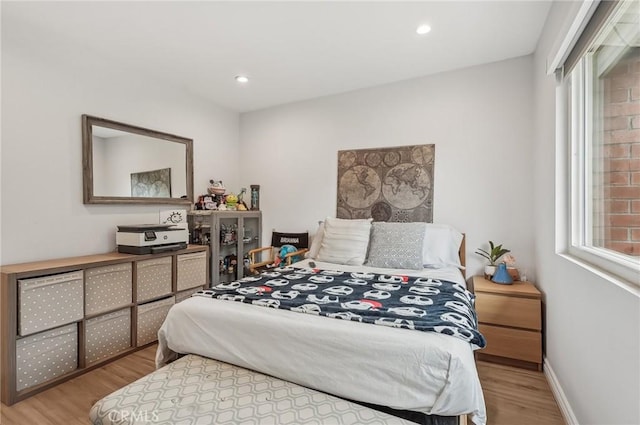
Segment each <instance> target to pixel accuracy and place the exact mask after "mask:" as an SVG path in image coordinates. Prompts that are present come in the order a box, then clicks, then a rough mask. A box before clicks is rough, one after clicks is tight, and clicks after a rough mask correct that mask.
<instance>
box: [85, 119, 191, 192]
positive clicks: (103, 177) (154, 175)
mask: <svg viewBox="0 0 640 425" xmlns="http://www.w3.org/2000/svg"><path fill="white" fill-rule="evenodd" d="M83 127H84V128H83V145H84V151H85V152H84V154H85V203H101V202H104V203H191V202H192V192H193V191H192V189H191V188H192V187H193V171H192V169H191V166H192V164H193V159H192V152H191V149H192V141H191V140H190V139H185V138H181V137H178V136H173V135H169V134H166V133H160V132H157V131H153V130H148V129H143V128H140V127H135V126H130V125H127V124H122V123H116V122H114V121H109V120H105V119H101V118H95V117H90V116H83Z"/></svg>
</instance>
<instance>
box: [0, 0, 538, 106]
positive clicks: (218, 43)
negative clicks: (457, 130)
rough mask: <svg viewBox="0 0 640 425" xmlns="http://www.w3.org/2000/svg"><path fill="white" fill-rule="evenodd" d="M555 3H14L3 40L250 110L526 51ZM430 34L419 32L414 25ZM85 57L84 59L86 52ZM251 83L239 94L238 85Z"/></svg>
mask: <svg viewBox="0 0 640 425" xmlns="http://www.w3.org/2000/svg"><path fill="white" fill-rule="evenodd" d="M550 4H551V3H550V2H549V1H418V2H416V1H414V2H399V1H390V2H371V1H352V2H335V1H322V2H304V1H289V2H270V1H259V2H245V1H229V2H213V1H200V2H185V1H172V2H156V1H142V2H128V1H126V2H122V1H114V2H92V1H85V2H7V1H2V3H1V5H2V37H3V40H12V41H14V42H19V43H22V45H24V46H27V47H28V48H30V49H43V50H46V51H47V52H48V54H50V55H51V54H55V55H56V57H59V58H67V59H68V60H76V61H80V62H82V63H83V65H84V66H87V62H88V61H90V60H89V59H88V58H89V56H92V55H89V54H87V53H88V52H92V53H94V54H95V55H94V56H95V58H99V60H97V59H95V58H94V59H92V60H91V61H93V66H100V67H117V68H118V69H119V70H122V69H126V70H127V72H135V73H139V74H141V75H144V76H147V77H149V78H154V79H157V80H160V81H162V82H163V83H166V84H169V85H175V86H176V87H179V88H181V89H184V90H187V91H189V92H190V93H194V94H197V95H199V96H202V97H204V98H207V99H209V100H210V101H212V102H215V103H216V104H219V105H221V106H224V107H227V108H230V109H233V110H236V111H240V112H244V111H250V110H256V109H261V108H266V107H269V106H274V105H278V104H282V103H288V102H293V101H298V100H303V99H309V98H314V97H320V96H326V95H330V94H336V93H341V92H346V91H350V90H355V89H359V88H364V87H371V86H376V85H380V84H385V83H390V82H394V81H399V80H404V79H409V78H415V77H419V76H423V75H428V74H433V73H437V72H442V71H448V70H452V69H457V68H464V67H468V66H473V65H477V64H481V63H488V62H494V61H499V60H503V59H507V58H513V57H518V56H522V55H527V54H530V53H532V52H533V51H534V50H535V47H536V43H537V41H538V38H539V36H540V32H541V30H542V27H543V25H544V21H545V19H546V16H547V13H548V11H549V8H550ZM422 23H428V24H429V25H430V26H431V27H432V31H431V32H430V33H429V34H428V35H425V36H419V35H417V34H416V32H415V29H416V27H417V26H418V25H419V24H422ZM82 52H85V53H84V56H83V53H82ZM238 74H245V75H247V76H249V78H250V82H249V83H248V84H246V85H244V86H240V85H239V84H238V83H236V82H235V80H234V77H235V76H236V75H238Z"/></svg>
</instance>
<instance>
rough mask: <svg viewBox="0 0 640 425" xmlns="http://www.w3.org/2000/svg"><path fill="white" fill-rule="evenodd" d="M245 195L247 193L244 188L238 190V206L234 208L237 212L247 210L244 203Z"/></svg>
mask: <svg viewBox="0 0 640 425" xmlns="http://www.w3.org/2000/svg"><path fill="white" fill-rule="evenodd" d="M245 193H247V188H246V187H243V188H242V189H240V193H238V206H237V207H236V209H237V210H238V211H247V210H248V209H249V208H247V204H246V203H245V202H244V194H245Z"/></svg>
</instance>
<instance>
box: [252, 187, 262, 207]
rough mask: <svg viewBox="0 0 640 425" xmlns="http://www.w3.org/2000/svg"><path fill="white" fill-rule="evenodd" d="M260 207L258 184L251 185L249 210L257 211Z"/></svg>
mask: <svg viewBox="0 0 640 425" xmlns="http://www.w3.org/2000/svg"><path fill="white" fill-rule="evenodd" d="M259 209H260V185H259V184H252V185H251V211H258V210H259Z"/></svg>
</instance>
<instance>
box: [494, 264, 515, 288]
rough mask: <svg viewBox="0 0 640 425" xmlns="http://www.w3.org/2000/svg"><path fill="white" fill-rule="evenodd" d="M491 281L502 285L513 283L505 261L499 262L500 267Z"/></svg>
mask: <svg viewBox="0 0 640 425" xmlns="http://www.w3.org/2000/svg"><path fill="white" fill-rule="evenodd" d="M491 281H492V282H495V283H500V284H502V285H511V284H512V283H513V278H512V277H511V275H510V274H509V272H508V271H507V265H506V264H505V263H500V264H498V269H497V270H496V272H495V274H494V275H493V277H492V278H491Z"/></svg>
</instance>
